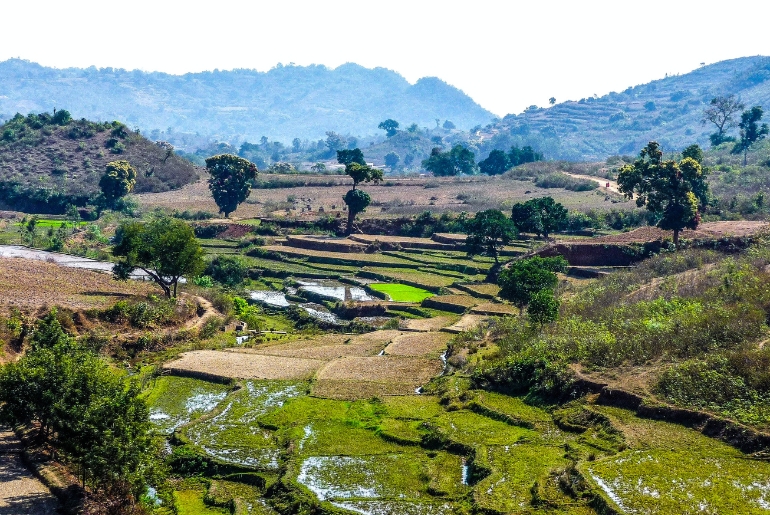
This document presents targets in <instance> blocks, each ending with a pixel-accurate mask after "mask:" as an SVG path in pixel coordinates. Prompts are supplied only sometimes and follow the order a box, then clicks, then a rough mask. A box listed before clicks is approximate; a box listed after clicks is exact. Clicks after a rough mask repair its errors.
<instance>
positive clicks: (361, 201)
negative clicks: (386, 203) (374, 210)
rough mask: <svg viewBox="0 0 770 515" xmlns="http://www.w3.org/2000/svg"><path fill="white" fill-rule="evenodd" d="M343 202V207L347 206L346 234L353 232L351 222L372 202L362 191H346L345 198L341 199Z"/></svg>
mask: <svg viewBox="0 0 770 515" xmlns="http://www.w3.org/2000/svg"><path fill="white" fill-rule="evenodd" d="M342 200H344V201H345V205H346V206H348V225H347V233H348V234H351V233H352V232H353V221H354V220H355V219H356V215H358V213H363V212H364V211H365V210H366V208H367V207H369V204H371V202H372V197H370V196H369V194H368V193H367V192H365V191H364V190H356V189H352V190H348V192H347V193H345V196H344V197H342Z"/></svg>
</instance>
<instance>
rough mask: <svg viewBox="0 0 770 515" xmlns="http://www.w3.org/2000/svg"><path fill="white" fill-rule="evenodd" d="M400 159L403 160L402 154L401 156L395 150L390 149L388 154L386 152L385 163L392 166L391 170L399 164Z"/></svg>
mask: <svg viewBox="0 0 770 515" xmlns="http://www.w3.org/2000/svg"><path fill="white" fill-rule="evenodd" d="M400 160H401V156H399V155H398V154H396V153H395V152H393V151H390V152H388V153H387V154H385V165H386V166H388V167H390V169H391V170H393V169H394V168H395V167H396V166H398V162H399V161H400Z"/></svg>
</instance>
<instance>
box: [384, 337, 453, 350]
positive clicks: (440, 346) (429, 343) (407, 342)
mask: <svg viewBox="0 0 770 515" xmlns="http://www.w3.org/2000/svg"><path fill="white" fill-rule="evenodd" d="M450 339H452V335H451V334H449V333H407V334H402V335H401V336H397V337H396V338H394V339H393V341H392V342H391V343H390V344H389V345H388V346H387V347H385V355H386V356H430V355H434V356H438V355H439V354H440V353H441V352H442V351H444V350H446V346H447V343H449V340H450Z"/></svg>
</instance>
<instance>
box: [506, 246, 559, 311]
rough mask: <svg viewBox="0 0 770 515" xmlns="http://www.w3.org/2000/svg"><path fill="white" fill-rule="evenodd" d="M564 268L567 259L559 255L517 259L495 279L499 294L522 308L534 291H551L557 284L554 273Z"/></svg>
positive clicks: (528, 301)
mask: <svg viewBox="0 0 770 515" xmlns="http://www.w3.org/2000/svg"><path fill="white" fill-rule="evenodd" d="M566 270H567V261H566V260H565V259H564V258H563V257H561V256H557V257H551V258H541V257H532V258H527V259H519V260H517V261H514V262H512V263H511V264H510V265H509V266H508V268H505V269H504V270H502V271H501V272H500V275H499V277H498V279H497V284H498V285H499V286H500V296H501V297H502V298H504V299H508V300H510V301H511V302H513V303H514V304H516V305H517V306H518V307H519V309H523V308H524V306H526V305H527V304H529V303H530V301H531V300H532V297H533V295H535V294H536V293H538V292H540V291H543V290H551V291H553V290H554V289H555V288H556V286H557V285H558V284H559V278H558V277H557V276H556V273H557V272H561V273H564V272H566Z"/></svg>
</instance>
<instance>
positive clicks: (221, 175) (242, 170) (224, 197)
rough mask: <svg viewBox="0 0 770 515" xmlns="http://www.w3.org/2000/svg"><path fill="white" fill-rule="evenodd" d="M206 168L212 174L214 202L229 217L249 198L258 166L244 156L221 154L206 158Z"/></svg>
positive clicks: (210, 182) (210, 180) (210, 183)
mask: <svg viewBox="0 0 770 515" xmlns="http://www.w3.org/2000/svg"><path fill="white" fill-rule="evenodd" d="M206 170H207V171H208V172H209V174H211V177H210V178H209V189H210V190H211V194H212V195H213V197H214V202H216V203H217V206H219V210H220V211H221V212H222V213H224V215H225V218H227V217H228V216H230V213H232V212H233V211H235V210H236V209H238V205H239V204H240V203H241V202H243V201H244V200H246V199H247V198H249V195H250V194H251V181H252V180H254V179H255V178H256V177H257V167H256V166H255V165H254V163H251V162H249V161H247V160H246V159H243V158H242V157H238V156H235V155H233V154H220V155H218V156H213V157H210V158H208V159H206Z"/></svg>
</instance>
